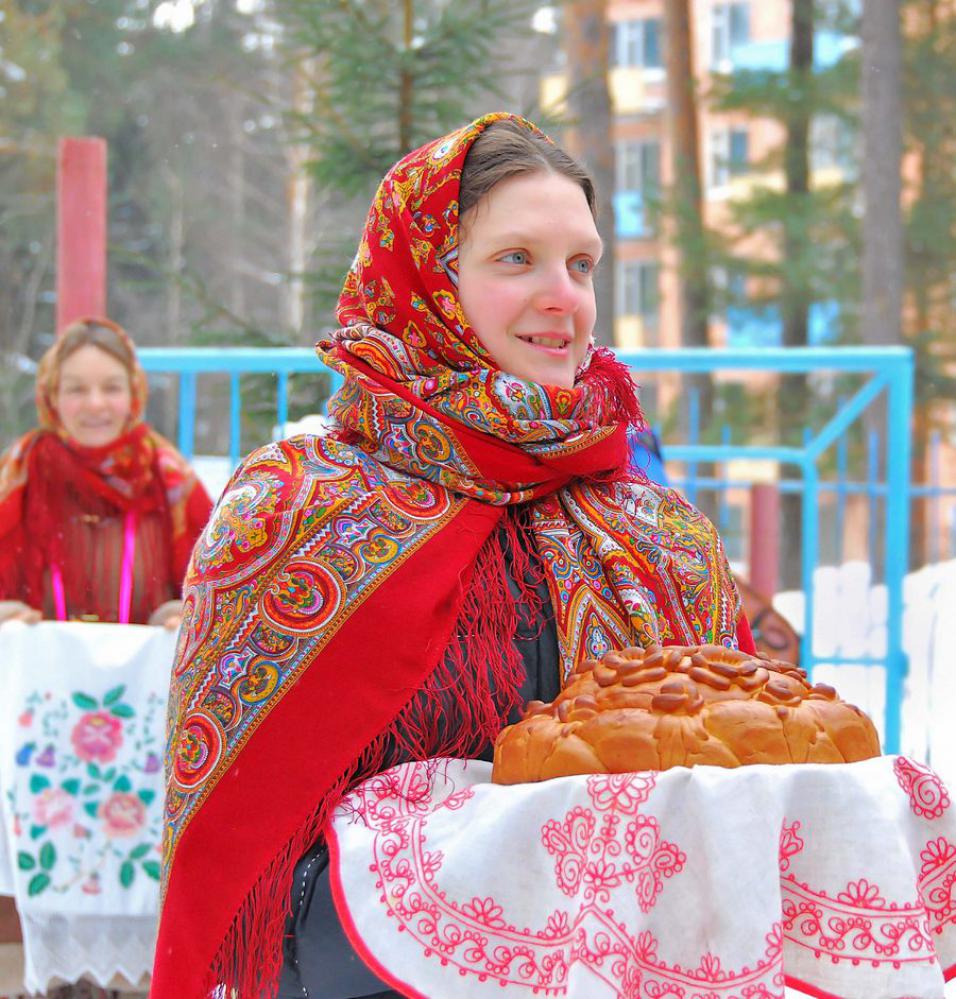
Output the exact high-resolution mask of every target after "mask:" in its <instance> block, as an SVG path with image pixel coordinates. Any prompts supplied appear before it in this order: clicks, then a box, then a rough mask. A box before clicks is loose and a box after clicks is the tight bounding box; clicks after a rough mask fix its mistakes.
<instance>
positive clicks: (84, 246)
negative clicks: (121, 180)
mask: <svg viewBox="0 0 956 999" xmlns="http://www.w3.org/2000/svg"><path fill="white" fill-rule="evenodd" d="M56 195H57V226H56V236H57V242H56V328H57V332H58V333H59V332H60V331H61V330H62V329H63V328H64V327H65V326H68V325H69V324H70V323H71V322H73V321H74V320H75V319H79V318H81V317H82V316H105V315H106V141H105V140H104V139H95V138H82V139H61V140H60V145H59V152H58V157H57V184H56Z"/></svg>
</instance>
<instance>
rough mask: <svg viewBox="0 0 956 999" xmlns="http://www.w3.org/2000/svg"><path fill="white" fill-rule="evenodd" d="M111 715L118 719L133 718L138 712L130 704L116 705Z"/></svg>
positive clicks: (111, 709)
mask: <svg viewBox="0 0 956 999" xmlns="http://www.w3.org/2000/svg"><path fill="white" fill-rule="evenodd" d="M110 714H111V715H116V717H117V718H132V717H133V715H135V714H136V712H135V711H134V710H133V709H132V708H131V707H130V706H129V705H128V704H114V705H113V707H111V708H110Z"/></svg>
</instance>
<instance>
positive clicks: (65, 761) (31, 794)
mask: <svg viewBox="0 0 956 999" xmlns="http://www.w3.org/2000/svg"><path fill="white" fill-rule="evenodd" d="M125 695H126V686H125V685H124V684H120V685H118V686H115V687H113V688H111V689H109V690H107V691H106V692H105V693H104V694H102V696H101V697H97V696H94V694H92V693H88V692H86V691H80V690H77V691H73V692H72V693H70V694H68V695H65V696H64V695H61V694H54V693H53V692H51V691H44V692H41V691H39V690H35V691H33V692H32V693H30V694H29V695H28V696H27V698H26V700H25V708H24V710H23V711H22V712H21V714H20V715H19V717H18V720H17V737H16V739H17V741H16V752H15V763H16V776H15V779H14V781H13V783H12V785H11V786H10V788H9V789H8V791H7V796H8V800H9V805H10V812H11V814H12V816H13V833H14V836H15V837H16V843H17V857H16V863H17V869H18V875H19V876H20V877H22V878H23V879H24V880H25V882H26V894H27V895H28V896H29V897H37V896H41V895H61V894H63V893H66V892H69V891H72V890H74V889H75V888H76V887H77V886H79V888H80V890H81V891H82V892H83V893H85V894H87V895H97V894H100V892H101V891H102V890H103V888H104V886H105V885H106V884H107V882H108V883H109V886H110V887H111V888H112V889H114V890H115V889H117V888H118V889H120V890H124V889H129V888H130V887H131V886H132V885H133V884H134V882H136V881H137V879H138V878H144V877H145V878H148V879H151V880H153V881H158V880H159V875H160V862H159V856H160V845H159V844H160V839H161V828H162V827H161V805H162V793H161V792H162V788H161V776H162V775H161V769H162V758H161V757H162V752H163V746H162V745H161V743H160V739H161V734H162V732H163V730H164V728H163V713H164V710H165V700H164V698H162V697H161V696H160V695H159V694H157V693H153V692H151V693H150V694H149V695H148V696H147V697H146V698H145V702H144V703H145V707H144V708H143V709H142V710H141V711H140V712H137V710H136V709H135V708H134V707H133V706H132V705H131V704H129V703H128V702H127V700H126V697H125Z"/></svg>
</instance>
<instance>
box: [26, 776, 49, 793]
mask: <svg viewBox="0 0 956 999" xmlns="http://www.w3.org/2000/svg"><path fill="white" fill-rule="evenodd" d="M49 786H50V780H49V778H48V777H44V776H43V774H33V775H32V776H31V777H30V790H31V791H32V792H33V793H34V794H39V793H40V792H41V791H42V790H43V789H44V788H45V787H49Z"/></svg>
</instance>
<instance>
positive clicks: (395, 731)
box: [202, 510, 544, 999]
mask: <svg viewBox="0 0 956 999" xmlns="http://www.w3.org/2000/svg"><path fill="white" fill-rule="evenodd" d="M519 516H520V515H518V514H516V513H515V512H513V511H511V510H508V511H506V512H505V513H504V515H503V517H502V520H501V522H500V529H499V530H495V531H492V533H491V535H490V536H489V537H488V539H487V540H486V541H485V543H484V544H483V545H482V547H481V548H480V549H479V551H478V554H477V556H476V557H475V560H474V562H473V563H472V566H471V567H470V568H471V573H470V578H469V579H467V580H465V579H464V578H463V580H462V588H463V590H464V594H463V600H462V604H461V609H460V611H459V615H458V621H457V624H456V627H455V630H454V633H453V637H452V640H451V642H450V643H449V645H448V647H447V648H446V649H445V650H444V652H443V654H442V655H441V656H440V657H439V659H438V663H437V665H436V666H435V668H434V670H433V671H432V672H431V674H430V675H429V676H428V678H427V680H426V681H425V684H424V685H423V686H422V687H421V688H420V689H419V690H415V691H413V692H412V693H411V696H410V697H409V699H408V700H407V701H406V703H405V704H404V706H403V707H402V709H401V710H400V711H399V713H398V714H397V715H396V717H395V718H394V720H393V721H392V723H391V725H389V726H388V728H387V729H385V730H384V731H383V732H381V733H379V735H377V736H376V737H375V739H373V740H372V741H371V742H370V743H369V744H368V745H366V746H365V748H364V749H363V750H362V752H361V753H360V754H359V756H358V757H357V758H356V759H355V761H354V762H353V763H352V764H351V765H350V766H349V767H347V768H346V770H345V771H343V772H342V773H340V774H339V775H338V777H337V778H336V779H335V781H334V782H333V784H332V786H331V787H330V788H329V790H328V791H327V792H326V793H325V795H324V796H323V798H322V801H321V803H320V804H319V806H318V807H317V808H315V809H314V810H313V811H312V812H310V813H309V815H308V816H307V817H306V819H305V820H304V821H303V823H302V825H301V826H300V827H299V828H298V829H297V830H296V832H295V833H294V835H293V836H292V837H291V838H290V839H289V840H288V841H287V842H286V844H285V846H284V847H283V848H282V849H281V850H280V851H279V852H278V853H277V854H276V855H275V857H274V858H273V859H272V862H271V863H270V864H269V866H268V867H267V868H266V869H265V870H264V871H263V872H262V874H261V875H260V877H259V879H258V880H257V881H256V883H255V885H254V887H253V888H252V890H251V891H250V892H249V894H248V895H247V896H246V898H245V900H244V902H243V904H242V906H241V908H240V909H239V911H238V912H237V913H236V915H235V917H234V918H233V920H232V923H231V925H230V927H229V929H228V931H227V933H226V935H225V937H224V939H223V941H222V944H221V945H220V947H219V950H218V952H217V954H216V956H215V958H214V960H213V963H212V965H211V966H210V968H209V972H208V975H207V977H206V980H205V982H204V985H203V993H202V994H203V996H204V997H208V996H211V995H215V996H216V997H217V999H234V997H235V999H239V997H241V999H267V997H268V999H271V997H273V996H274V995H275V994H276V991H277V989H278V984H279V978H280V976H281V973H282V966H283V947H282V942H283V938H284V937H285V936H286V935H287V924H288V920H289V918H290V916H291V914H292V882H293V875H294V869H295V865H296V863H297V862H298V860H299V858H300V857H301V856H302V855H303V854H304V853H305V852H306V851H307V850H308V849H310V848H311V847H312V846H313V845H314V844H315V842H316V841H317V840H318V839H319V838H320V837H321V836H322V835H323V834H324V832H325V829H326V826H327V824H328V822H329V821H330V819H331V817H332V813H333V812H334V811H335V810H336V808H338V807H339V806H340V805H341V804H342V800H343V798H345V796H346V795H347V794H348V793H349V792H350V791H351V790H352V789H353V788H355V787H356V786H357V785H359V784H360V783H362V782H363V781H365V780H367V779H369V778H371V777H374V776H376V775H378V774H380V773H382V771H383V770H387V769H388V768H390V767H392V766H395V765H397V764H399V763H403V762H410V761H417V762H421V761H425V760H428V761H430V763H431V764H432V767H431V768H430V770H429V775H430V776H432V775H434V773H436V772H438V770H439V769H440V767H441V765H442V760H441V758H443V757H444V758H449V757H452V758H465V759H467V758H473V757H475V756H476V755H478V754H479V753H480V752H481V751H482V750H483V749H485V748H486V747H487V746H488V745H490V744H493V743H494V740H495V739H496V738H497V736H498V733H499V732H500V731H501V729H502V728H503V727H504V725H505V724H506V722H505V721H504V719H507V717H508V714H509V712H511V711H512V710H513V709H514V708H516V707H519V706H520V704H521V685H522V680H523V669H522V661H521V656H520V653H519V652H518V650H517V648H516V647H515V644H514V642H511V641H504V642H503V641H502V636H503V635H514V634H515V633H516V630H517V627H518V623H519V613H520V611H519V607H523V608H525V609H526V611H527V614H528V617H529V619H530V620H540V612H541V609H542V601H541V597H540V594H539V592H538V590H537V589H535V585H536V584H537V583H539V582H540V581H541V580H542V579H543V578H544V576H543V572H542V570H541V567H540V563H539V561H538V559H537V556H536V554H535V553H534V552H532V551H529V550H528V543H529V542H528V540H527V538H526V537H523V536H522V530H521V526H520V521H519ZM502 536H504V538H505V545H504V546H503V545H502ZM505 546H506V547H507V548H508V549H509V555H510V562H511V572H510V576H511V578H512V580H513V581H514V582H515V583H516V584H517V591H518V592H517V598H516V596H515V594H513V593H512V592H511V589H510V588H509V585H508V574H507V573H506V556H505V550H504V548H505ZM464 575H465V573H463V577H464ZM468 664H470V665H471V668H467V666H468ZM482 666H485V667H486V668H481V667H482ZM436 747H437V749H436ZM416 793H420V791H419V792H416Z"/></svg>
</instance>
